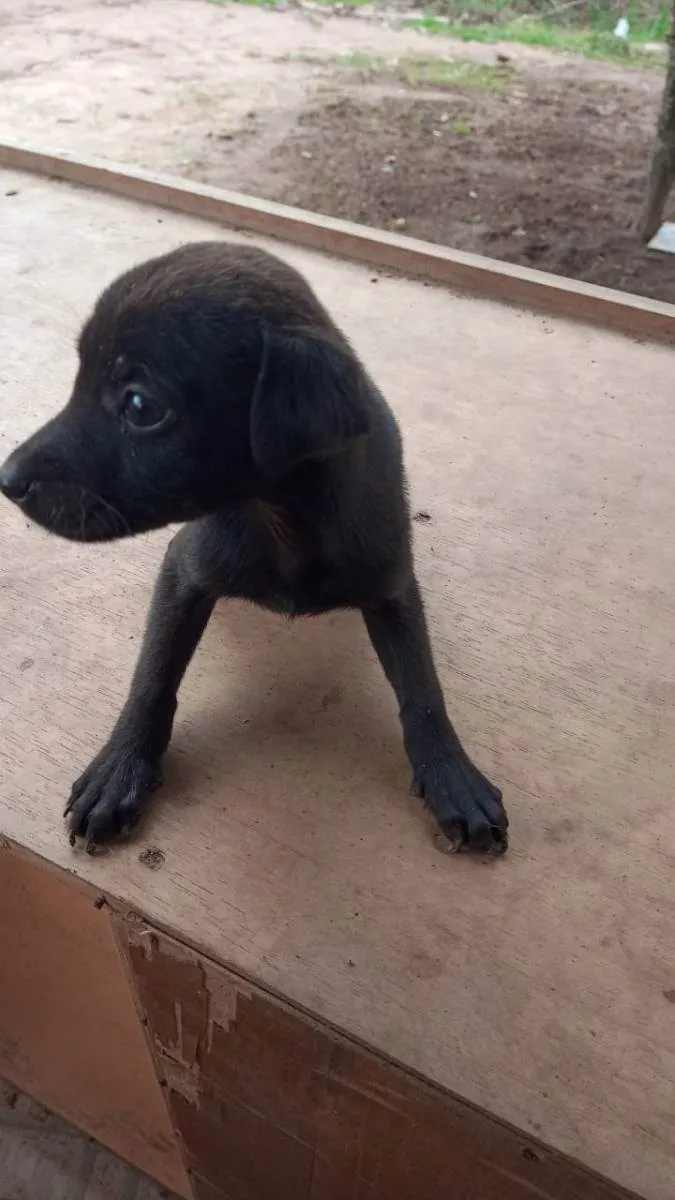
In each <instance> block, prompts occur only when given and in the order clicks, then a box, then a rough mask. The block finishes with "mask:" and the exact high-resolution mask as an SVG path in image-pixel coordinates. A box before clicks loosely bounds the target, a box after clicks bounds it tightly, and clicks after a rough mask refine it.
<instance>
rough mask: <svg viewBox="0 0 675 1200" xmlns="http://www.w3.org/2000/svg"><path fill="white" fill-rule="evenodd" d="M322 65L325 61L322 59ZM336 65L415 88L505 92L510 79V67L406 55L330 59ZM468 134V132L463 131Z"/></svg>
mask: <svg viewBox="0 0 675 1200" xmlns="http://www.w3.org/2000/svg"><path fill="white" fill-rule="evenodd" d="M323 61H324V62H325V61H326V60H323ZM333 61H334V62H336V63H337V65H338V66H341V67H348V68H354V69H356V70H360V71H363V72H365V73H367V74H369V75H380V76H382V75H388V76H393V77H394V78H396V79H400V80H401V81H402V82H403V83H407V84H408V86H409V87H415V88H423V87H428V88H438V89H439V90H442V89H444V88H448V89H452V88H476V89H477V90H480V91H487V92H504V91H506V90H507V89H508V88H509V86H510V84H511V82H512V79H513V76H514V71H513V68H511V67H509V66H508V65H501V64H495V65H491V64H484V63H475V62H469V61H467V60H464V59H461V58H460V59H453V60H451V61H446V60H445V59H443V58H416V57H413V56H407V57H404V58H398V59H395V60H388V59H385V58H377V57H375V56H373V55H371V54H358V53H357V54H341V55H340V56H339V57H338V58H337V59H334V60H333ZM467 132H468V131H467Z"/></svg>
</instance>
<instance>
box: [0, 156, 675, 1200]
mask: <svg viewBox="0 0 675 1200" xmlns="http://www.w3.org/2000/svg"><path fill="white" fill-rule="evenodd" d="M5 179H6V184H7V186H6V189H5V190H8V191H16V192H18V195H16V196H13V197H11V198H10V199H7V200H6V202H5V203H4V204H3V220H2V222H0V261H2V263H3V280H4V287H3V289H2V291H0V400H1V403H0V454H1V453H3V452H4V451H6V450H9V448H10V447H11V445H13V444H14V443H15V442H16V441H17V440H18V439H19V438H21V437H22V436H25V434H27V433H28V432H29V431H30V430H31V429H32V428H34V427H35V425H36V424H37V423H38V422H39V421H40V420H43V419H44V418H45V417H46V416H47V415H48V414H50V413H51V412H53V411H54V409H55V407H56V406H57V405H58V404H59V403H61V401H62V400H63V399H65V397H66V396H67V394H68V389H69V386H70V381H71V379H72V375H73V371H74V367H75V355H74V350H73V344H74V336H75V330H76V327H77V324H78V322H79V320H80V319H82V318H83V317H84V316H85V314H86V312H87V309H88V307H89V304H90V303H91V301H92V300H93V298H94V296H95V295H96V293H97V292H98V291H99V289H100V288H101V286H102V285H103V283H104V282H106V281H107V280H108V279H110V278H111V277H112V276H113V275H115V274H116V273H117V272H118V271H120V270H121V269H123V268H125V267H127V266H128V265H130V264H131V263H132V262H133V261H135V260H138V259H140V258H142V257H145V256H149V255H151V254H154V253H158V252H160V251H162V250H164V249H167V248H168V247H170V246H172V245H175V244H176V243H178V242H181V241H186V240H190V239H198V238H204V237H213V236H214V229H213V227H212V226H209V225H208V224H206V223H204V222H199V221H195V220H194V219H192V218H188V217H185V216H179V215H176V214H171V213H167V212H166V211H162V210H156V209H153V208H151V207H149V206H139V205H136V204H133V203H130V202H129V201H125V200H120V199H119V198H114V197H110V196H107V195H105V194H103V193H95V192H85V191H80V190H78V189H74V188H71V187H68V186H66V185H63V184H55V183H52V182H49V181H47V180H45V179H42V178H39V177H37V176H27V175H18V174H12V173H8V174H7V175H6V176H5ZM5 214H7V216H6V219H4V218H5ZM215 236H217V232H216V234H215ZM228 236H231V237H232V238H233V239H234V240H239V235H228ZM257 241H258V242H259V244H261V245H267V246H268V247H270V248H273V249H276V250H277V252H278V253H281V254H282V255H283V257H284V258H285V259H287V260H288V261H289V262H291V263H292V264H293V265H295V266H297V267H298V268H300V269H301V270H302V271H303V272H304V273H305V274H306V276H307V278H308V279H309V280H310V281H311V283H312V284H313V285H314V286H315V288H316V289H317V291H318V293H319V295H320V296H321V298H322V299H323V300H324V301H325V302H326V303H327V304H328V306H329V307H330V309H331V311H332V312H333V313H334V315H335V317H336V319H337V320H338V322H339V323H340V324H341V325H342V326H343V328H344V329H345V332H346V333H347V334H348V336H350V337H351V339H352V341H353V343H354V345H355V347H356V348H357V350H358V351H359V353H360V354H361V356H362V358H363V360H364V362H365V363H366V364H367V366H368V368H369V369H370V371H371V372H372V374H373V376H374V378H375V379H376V380H377V382H378V383H379V384H380V386H381V387H382V388H383V390H384V391H385V393H386V394H387V395H388V396H389V397H390V399H391V401H392V404H393V406H394V408H395V410H396V412H397V414H398V416H399V419H400V421H401V426H402V429H403V433H404V437H405V441H406V454H407V461H408V468H409V475H410V487H411V499H412V504H413V510H414V511H415V510H425V511H426V512H428V514H429V515H430V520H428V521H426V522H423V523H416V524H415V526H414V528H415V533H416V555H417V562H418V571H419V575H420V578H421V580H422V584H423V588H424V591H425V594H426V598H427V604H428V610H429V618H430V624H431V630H432V636H433V640H434V644H435V649H436V656H437V660H438V665H439V671H440V674H441V678H442V680H443V682H444V686H445V688H446V691H447V693H448V697H449V701H450V706H451V709H452V711H453V713H454V715H455V717H456V720H457V724H458V726H459V729H460V731H461V733H462V734H463V736H464V738H465V740H466V743H467V745H468V746H469V747H470V748H471V750H472V751H473V753H474V754H475V756H476V757H477V759H479V761H480V762H481V764H482V765H484V767H485V769H486V770H487V771H488V772H489V773H490V774H491V775H492V776H493V777H494V778H495V779H496V780H498V781H499V782H500V784H501V785H502V786H503V787H504V791H505V795H506V800H507V803H508V807H509V811H510V815H511V819H512V829H513V839H512V850H511V852H510V853H509V855H508V856H507V858H506V859H505V860H504V861H503V862H500V863H496V864H492V867H490V866H486V865H484V864H481V863H476V862H472V861H468V860H465V859H452V860H449V859H447V858H444V857H443V856H441V855H440V854H439V853H438V851H437V850H436V849H435V847H434V845H433V842H432V839H431V837H430V830H429V827H428V826H427V825H426V824H425V822H424V819H423V817H422V815H421V813H420V810H419V804H418V803H417V802H416V801H414V800H413V799H411V798H410V797H408V796H407V792H406V789H407V784H408V771H407V766H406V763H405V758H404V755H403V752H402V749H401V745H400V733H399V729H398V723H397V717H396V711H395V704H394V702H393V698H392V696H391V695H390V692H389V689H388V687H387V685H386V684H385V682H384V680H383V678H382V675H381V671H380V669H379V667H378V666H377V664H376V662H375V660H374V657H373V655H372V653H371V651H370V649H369V647H368V643H367V639H366V635H365V632H364V630H363V628H362V625H361V622H360V620H359V618H358V616H357V615H356V614H334V615H332V616H330V617H327V618H326V619H321V620H317V621H312V622H296V623H294V624H289V623H287V622H283V621H280V620H278V619H277V618H275V617H274V616H273V615H271V614H263V613H260V612H257V611H256V610H253V609H251V608H246V607H243V606H239V605H222V606H219V609H218V611H217V612H216V614H215V616H214V618H213V621H212V623H211V625H210V628H209V630H208V632H207V635H206V637H205V640H204V644H203V646H202V648H201V650H200V652H199V654H198V656H197V658H196V661H195V663H194V665H193V668H192V669H191V671H190V673H189V675H188V677H187V679H186V681H185V685H184V688H183V691H182V696H181V705H180V708H179V714H178V721H177V725H176V733H175V739H174V745H173V750H172V752H171V754H170V755H169V757H168V759H167V771H166V777H167V782H166V785H165V788H164V790H163V791H162V792H161V793H159V794H158V796H157V798H156V802H155V803H154V805H153V809H152V813H151V816H150V817H149V819H148V821H147V823H146V824H145V825H144V826H143V828H142V829H141V830H140V831H139V835H138V838H137V839H136V840H135V841H134V842H133V843H131V845H129V846H127V847H120V848H118V849H117V850H116V851H114V852H112V853H110V854H108V855H102V856H100V857H96V858H89V857H87V856H85V855H79V854H73V853H72V852H71V850H70V847H69V846H68V843H67V839H66V838H65V836H64V830H63V826H62V822H61V816H60V813H61V806H62V803H63V798H64V796H66V795H67V793H68V790H69V787H70V783H71V780H72V779H73V778H74V777H75V776H76V775H77V774H78V773H79V771H80V769H81V768H82V766H83V765H84V764H85V763H86V762H87V761H88V759H89V757H90V756H91V754H93V753H94V752H95V751H96V750H97V749H98V746H99V744H100V742H101V740H102V739H103V738H104V737H105V736H106V734H107V732H108V730H109V728H110V725H111V723H112V721H113V720H114V717H115V715H116V711H117V709H118V706H119V704H120V703H121V700H122V698H123V695H124V692H125V689H126V686H127V683H128V678H129V674H130V671H131V666H132V663H133V659H134V656H135V653H136V650H137V646H138V639H139V637H140V633H141V630H142V626H143V621H144V612H145V607H146V604H147V601H148V597H149V594H150V590H151V587H152V580H153V574H154V571H155V570H156V567H157V564H158V562H159V559H160V557H161V554H162V551H163V547H164V545H165V542H166V536H167V535H166V534H158V535H153V536H150V537H147V538H140V539H135V540H134V541H132V542H128V543H125V544H121V545H117V546H109V547H78V546H70V545H67V544H65V543H62V542H60V541H58V540H57V539H53V538H50V537H49V536H47V535H45V534H42V533H40V532H39V531H38V530H36V529H27V528H26V526H25V523H24V522H23V520H22V519H21V516H20V514H19V513H17V512H15V511H14V510H12V509H11V508H9V507H8V506H5V508H4V509H3V510H2V517H1V519H0V596H1V603H2V615H3V621H2V635H1V636H2V651H3V653H2V655H0V724H1V726H2V730H3V737H2V740H1V741H0V773H1V775H2V779H3V784H2V802H3V803H2V817H1V821H2V826H3V827H4V830H5V832H6V833H7V834H8V835H11V836H12V837H14V838H15V840H17V841H18V842H22V843H23V844H25V845H27V846H29V847H31V848H32V849H34V850H36V851H37V852H39V853H41V854H43V855H44V856H45V857H47V858H49V859H50V860H51V861H52V862H54V863H56V864H58V865H60V866H62V867H63V868H64V869H66V870H73V871H75V872H76V873H77V874H78V875H81V876H82V877H84V878H86V879H87V880H88V881H89V882H91V883H92V884H93V885H94V886H96V887H98V888H101V889H103V890H104V891H105V892H106V893H107V894H109V895H110V896H113V897H117V898H119V899H120V901H121V902H123V903H124V904H126V905H129V906H131V907H133V908H134V909H135V910H137V911H139V912H142V913H143V914H144V915H145V916H147V918H148V919H149V920H150V921H151V923H152V924H153V925H156V926H159V927H161V928H164V929H165V930H166V931H167V932H169V933H173V934H174V936H176V937H177V938H178V939H179V940H180V941H182V942H185V943H189V944H192V945H193V946H196V947H197V948H199V949H201V950H202V951H203V953H204V954H205V955H206V957H207V958H209V959H213V960H216V961H219V962H221V963H222V964H223V965H225V966H229V967H231V968H232V969H233V970H235V971H236V972H237V973H238V974H242V975H246V976H248V977H250V978H251V979H253V980H254V981H255V982H256V983H257V984H258V985H259V986H261V987H263V988H266V989H268V990H270V991H273V992H275V993H278V994H280V995H281V996H282V997H284V998H285V999H286V1000H288V1001H289V1002H291V1003H293V1004H295V1005H298V1006H299V1007H301V1008H303V1009H305V1010H307V1011H310V1012H312V1013H313V1014H314V1015H315V1017H316V1018H317V1019H320V1020H323V1021H325V1022H327V1023H328V1024H329V1025H331V1026H333V1027H336V1028H338V1029H342V1030H343V1031H346V1032H347V1033H349V1034H350V1035H351V1036H352V1037H353V1038H354V1039H356V1040H358V1041H361V1042H363V1043H364V1044H366V1045H368V1046H369V1047H371V1048H372V1049H373V1051H374V1052H376V1053H377V1054H379V1055H380V1056H382V1057H387V1058H391V1059H394V1060H396V1061H398V1062H400V1063H401V1064H402V1065H403V1066H404V1067H405V1068H406V1069H408V1070H411V1071H414V1072H416V1073H418V1074H419V1075H421V1076H424V1077H425V1078H427V1079H428V1080H429V1081H430V1082H431V1083H435V1084H438V1085H439V1086H441V1087H443V1088H445V1089H447V1090H449V1091H450V1092H452V1093H454V1094H456V1095H459V1096H461V1097H462V1098H463V1100H465V1101H467V1102H470V1103H472V1104H475V1105H477V1106H479V1107H480V1108H482V1109H484V1110H486V1111H488V1112H490V1113H492V1114H494V1115H496V1116H498V1117H500V1118H503V1119H505V1120H507V1121H509V1122H511V1124H512V1125H514V1126H517V1127H518V1128H519V1129H521V1130H523V1132H524V1134H525V1135H533V1136H536V1137H541V1138H542V1139H543V1140H544V1141H545V1142H546V1143H548V1144H549V1145H552V1146H554V1147H555V1148H556V1150H559V1151H561V1152H564V1153H566V1154H568V1155H570V1156H571V1157H573V1158H575V1159H577V1160H579V1161H580V1162H583V1163H584V1164H585V1165H586V1166H588V1167H590V1168H593V1169H594V1170H596V1171H599V1172H600V1173H601V1174H603V1175H605V1176H607V1177H609V1178H611V1179H612V1180H614V1181H616V1182H617V1183H620V1184H622V1185H623V1186H625V1187H628V1188H630V1189H632V1190H633V1191H635V1192H637V1193H639V1194H640V1195H642V1196H644V1197H646V1198H647V1200H672V1194H673V1162H674V1159H675V1133H674V1130H675V1089H674V1088H673V1077H674V1072H675V1065H674V1064H675V1003H673V997H674V996H675V901H674V900H673V894H672V864H673V861H674V860H675V840H674V839H675V833H674V830H673V824H672V818H671V811H670V801H669V796H670V781H671V779H672V778H673V775H674V774H675V737H674V736H673V732H674V731H673V712H674V706H673V701H674V699H675V694H674V692H673V682H672V662H673V648H674V647H675V604H674V602H673V596H675V557H674V555H673V541H672V529H673V528H674V527H675V480H674V478H673V471H672V451H671V447H672V442H673V422H674V421H675V417H674V414H673V405H672V396H671V391H672V389H671V383H670V381H671V377H672V352H671V351H670V350H669V349H668V348H667V347H665V346H662V345H657V344H654V343H649V344H639V343H638V342H637V341H636V340H635V339H630V338H626V337H622V336H618V335H616V334H614V333H610V332H607V331H606V330H601V329H597V328H591V327H590V326H585V325H582V324H578V323H571V322H566V321H552V320H549V319H547V318H544V317H541V316H537V315H534V314H532V313H529V312H527V311H524V310H514V309H512V308H508V307H506V306H504V305H501V304H496V303H492V302H489V301H486V300H484V299H475V298H472V299H468V298H466V297H458V296H456V295H453V294H450V293H448V292H447V291H445V290H444V289H442V288H432V287H428V286H425V284H424V283H423V282H420V281H410V280H405V279H401V278H385V277H383V276H381V275H378V274H376V273H375V272H373V271H372V269H365V268H364V267H362V266H358V265H356V264H353V263H345V262H341V261H339V260H336V259H329V258H327V257H325V256H323V255H320V254H317V253H313V252H310V251H308V250H305V249H302V248H300V247H298V246H292V245H290V244H289V245H281V244H279V243H272V242H264V241H263V240H262V239H257ZM373 279H376V280H377V283H376V284H375V283H372V282H371V280H373ZM148 847H157V848H158V849H159V850H161V851H162V854H163V859H161V858H159V857H156V858H155V859H154V861H155V862H157V863H158V864H159V867H158V869H157V870H155V871H151V870H149V869H148V866H147V861H148V860H147V858H144V857H143V851H144V850H145V849H147V848H148Z"/></svg>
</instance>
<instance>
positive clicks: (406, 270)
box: [0, 141, 675, 341]
mask: <svg viewBox="0 0 675 1200" xmlns="http://www.w3.org/2000/svg"><path fill="white" fill-rule="evenodd" d="M0 167H4V168H5V169H7V170H14V171H26V172H30V173H32V174H35V175H43V176H47V177H50V178H52V179H59V180H63V181H64V182H67V183H74V184H80V185H81V186H83V187H90V188H97V189H99V190H102V191H105V192H109V193H112V194H114V195H118V196H123V197H125V198H126V199H129V200H136V201H140V202H141V203H146V204H154V205H157V206H158V207H161V208H165V209H171V210H173V211H175V212H181V213H186V214H188V215H190V216H193V217H198V218H201V219H202V220H207V221H214V222H217V223H218V224H221V225H229V226H230V227H234V228H237V229H244V230H247V231H249V232H251V233H256V234H259V235H261V236H264V237H272V238H280V239H283V240H285V241H287V242H294V243H296V244H297V245H300V246H306V247H308V248H310V249H313V250H320V251H324V252H326V253H329V254H335V255H337V256H339V257H341V258H345V259H352V260H355V261H357V262H362V263H368V264H369V265H370V266H372V267H377V268H381V269H385V270H393V271H397V272H400V273H402V274H404V275H409V276H414V277H418V278H420V277H421V278H423V279H428V280H430V281H432V282H434V283H437V284H442V285H445V286H446V287H450V288H454V289H458V290H461V291H465V292H469V293H471V294H473V295H475V296H481V297H484V298H486V299H490V300H499V301H502V302H505V303H508V304H514V305H519V306H521V307H523V308H527V309H530V310H533V311H538V312H542V311H543V312H547V313H550V314H554V315H556V316H561V317H567V318H571V319H573V320H577V321H583V322H587V323H591V324H594V325H602V326H604V327H606V328H611V329H615V330H619V331H621V332H623V333H628V334H633V335H636V336H639V337H645V338H649V339H654V340H658V341H675V305H672V304H665V303H663V302H661V301H658V300H649V299H646V298H645V297H642V296H634V295H631V294H629V293H624V292H618V291H615V290H613V289H611V288H604V287H597V286H596V285H595V284H591V283H584V282H582V281H581V280H572V279H566V278H564V277H563V276H557V275H549V274H548V273H546V272H544V271H535V270H532V269H531V268H529V267H521V266H516V265H515V264H513V263H506V262H497V261H496V260H495V259H491V258H485V257H483V256H482V255H479V254H468V253H466V252H464V251H462V250H451V249H449V248H447V247H445V246H436V245H434V244H432V243H430V242H423V241H419V240H418V239H416V238H407V237H402V236H400V235H397V234H393V233H386V232H383V231H380V230H376V229H368V228H366V227H365V226H362V225H357V224H355V223H353V222H351V221H341V220H337V219H336V218H333V217H325V216H321V215H320V214H316V213H310V212H306V211H305V210H304V209H301V208H291V207H289V206H288V205H284V204H276V203H274V202H273V201H270V200H259V199H257V198H256V197H254V196H247V195H244V194H243V193H241V192H233V191H226V190H223V189H220V188H214V187H208V186H206V185H204V184H199V183H193V182H190V181H187V180H183V179H179V178H176V177H173V176H166V175H159V174H156V173H155V172H152V171H144V170H142V169H140V168H137V167H134V168H131V167H127V166H123V165H121V164H119V163H114V162H106V161H103V160H99V159H94V158H77V157H76V156H75V155H71V154H65V153H51V152H48V151H43V150H39V149H31V148H30V147H28V146H23V145H21V144H20V143H18V142H12V141H4V142H0Z"/></svg>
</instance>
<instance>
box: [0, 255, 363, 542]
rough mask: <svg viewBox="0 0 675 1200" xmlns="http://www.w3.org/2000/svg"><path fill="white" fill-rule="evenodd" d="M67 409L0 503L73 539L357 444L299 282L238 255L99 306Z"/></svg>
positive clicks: (272, 264)
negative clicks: (9, 502) (7, 501)
mask: <svg viewBox="0 0 675 1200" xmlns="http://www.w3.org/2000/svg"><path fill="white" fill-rule="evenodd" d="M78 352H79V369H78V372H77V376H76V379H75V384H74V387H73V392H72V395H71V398H70V400H69V401H68V403H67V404H66V406H65V408H64V409H62V411H61V412H59V413H58V414H57V415H56V416H55V417H54V418H53V419H52V420H51V421H50V422H49V423H48V424H47V425H45V426H43V428H41V429H39V430H38V431H37V432H36V433H35V434H33V436H32V437H31V438H29V439H28V441H26V442H24V443H23V445H21V446H19V447H18V449H17V450H15V451H14V452H13V454H11V455H10V457H9V458H8V459H7V461H6V462H5V464H4V466H2V467H0V490H2V491H3V492H4V494H5V495H6V496H7V497H8V498H9V499H10V500H13V501H14V502H15V503H16V504H18V505H19V506H20V507H21V509H22V510H23V511H24V512H25V513H26V515H27V516H29V517H31V518H32V519H33V520H35V521H36V522H38V523H39V524H41V525H43V526H45V528H47V529H49V530H50V531H52V532H53V533H57V534H60V535H61V536H62V537H66V538H70V539H72V540H76V541H105V540H109V539H112V538H118V537H124V536H125V535H129V534H134V533H141V532H144V531H146V530H149V529H153V528H158V527H159V526H162V525H168V524H171V523H173V522H179V521H185V520H191V519H194V518H198V517H201V516H205V515H207V514H209V513H213V512H216V511H219V510H221V509H223V508H226V507H228V506H230V505H235V504H239V503H242V502H245V501H247V500H249V499H252V498H255V497H256V496H258V495H261V494H269V490H270V488H274V487H275V486H276V484H278V483H279V481H283V480H284V479H285V478H286V477H287V476H289V475H290V474H291V473H292V472H293V471H295V470H297V469H298V467H299V466H300V465H301V464H303V463H305V462H307V461H308V460H315V459H322V458H329V457H331V456H334V455H336V454H340V453H341V452H343V451H344V450H345V449H346V448H347V447H348V446H350V445H351V444H352V443H353V442H354V441H355V440H356V439H359V438H361V437H363V436H364V435H365V434H366V433H367V432H368V424H369V422H368V405H367V387H366V384H365V379H364V375H363V372H362V369H361V367H360V365H359V363H358V361H357V360H356V358H355V357H354V355H353V354H352V352H351V351H350V349H349V347H348V346H347V344H346V342H345V341H344V339H343V338H342V336H341V335H340V334H339V333H338V331H337V330H336V328H335V326H334V325H333V324H332V322H331V321H330V318H329V317H328V316H327V314H326V313H325V311H324V310H323V308H322V307H321V305H320V304H319V302H318V301H317V300H316V298H315V297H314V295H313V293H312V292H311V290H310V288H309V287H308V285H307V284H306V283H305V281H304V280H303V279H302V278H301V276H299V275H298V274H297V273H296V272H295V271H293V270H292V269H291V268H290V267H287V266H286V265H285V264H283V263H282V262H280V261H279V260H278V259H276V258H273V257H272V256H270V255H267V254H265V253H263V252H262V251H258V250H254V249H252V248H244V247H236V246H229V245H227V244H224V243H205V244H198V245H190V246H185V247H183V248H182V249H180V250H178V251H175V252H174V253H172V254H168V255H166V256H165V257H163V258H158V259H153V260H151V261H150V262H147V263H144V264H142V265H141V266H139V267H135V268H134V269H133V270H131V271H129V272H127V273H126V274H125V275H123V276H121V277H120V278H119V279H117V280H116V281H115V282H114V283H113V284H112V285H111V286H110V287H109V288H107V290H106V291H105V292H104V293H103V294H102V296H101V297H100V299H99V300H98V302H97V304H96V306H95V308H94V311H93V313H92V315H91V316H90V318H89V320H88V321H87V322H86V324H85V326H84V328H83V330H82V332H81V335H80V338H79V342H78Z"/></svg>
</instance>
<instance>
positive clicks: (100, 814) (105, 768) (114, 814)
mask: <svg viewBox="0 0 675 1200" xmlns="http://www.w3.org/2000/svg"><path fill="white" fill-rule="evenodd" d="M160 783H161V775H160V771H159V767H158V766H157V764H156V763H153V762H150V761H149V760H148V759H147V758H145V757H144V756H143V754H142V753H140V752H139V751H138V750H135V749H129V748H128V747H127V748H125V747H120V746H114V745H112V744H111V745H108V746H105V747H104V748H103V750H101V752H100V754H98V755H97V756H96V758H95V759H94V760H93V762H92V763H90V765H89V766H88V767H87V769H86V771H85V772H84V774H83V775H81V776H80V778H79V779H78V780H77V781H76V783H74V784H73V788H72V791H71V793H70V799H69V801H68V803H67V805H66V809H65V813H64V816H66V817H67V818H68V827H69V830H70V844H71V846H74V845H75V842H76V840H77V839H78V838H82V840H83V841H85V842H86V846H87V851H88V852H89V853H90V854H93V853H94V852H95V848H96V846H97V845H98V844H99V843H101V842H105V841H107V840H108V839H110V838H112V837H115V836H117V835H120V834H126V833H129V832H130V830H131V829H133V827H134V825H135V824H136V822H137V821H138V819H139V817H140V815H141V813H142V811H143V807H144V804H145V801H146V799H147V797H148V795H149V794H150V792H152V791H154V789H155V788H157V787H159V785H160Z"/></svg>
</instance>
